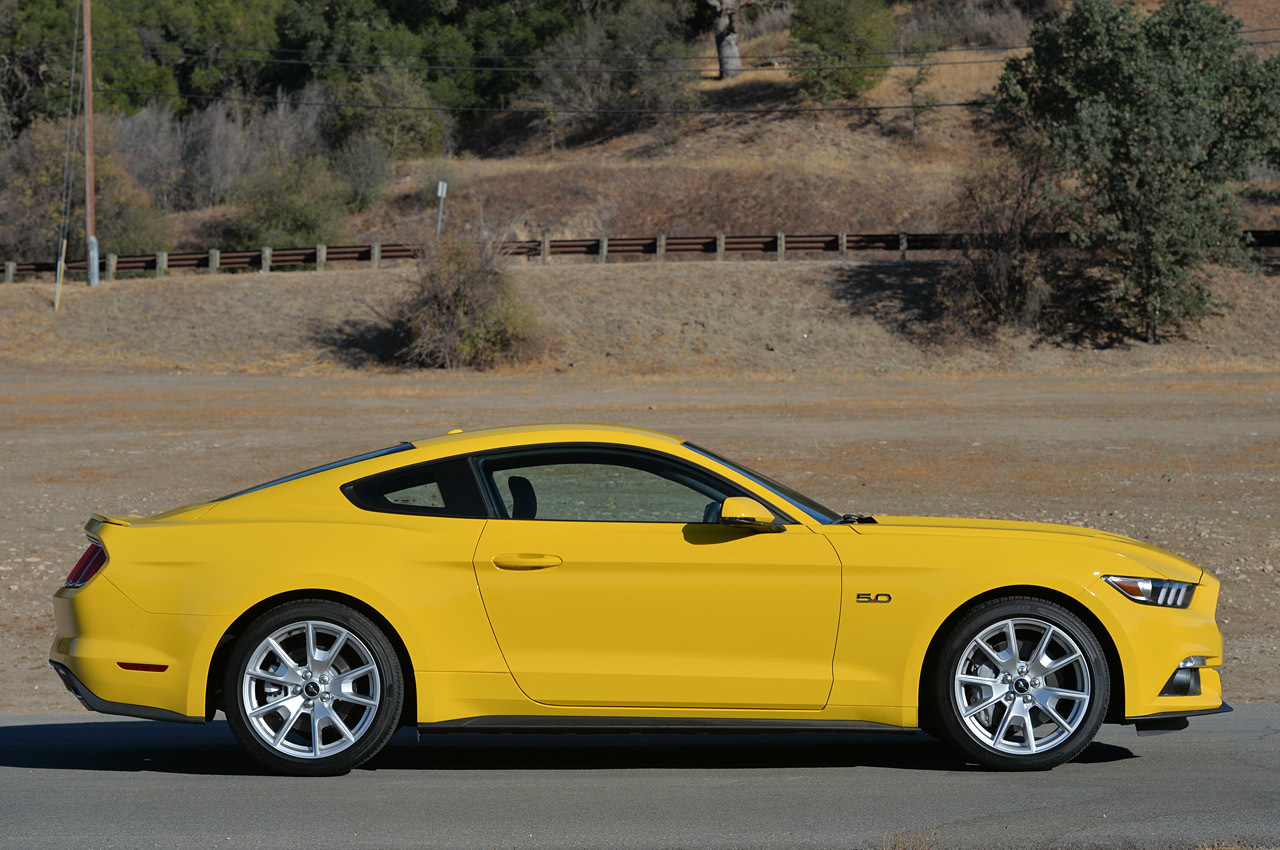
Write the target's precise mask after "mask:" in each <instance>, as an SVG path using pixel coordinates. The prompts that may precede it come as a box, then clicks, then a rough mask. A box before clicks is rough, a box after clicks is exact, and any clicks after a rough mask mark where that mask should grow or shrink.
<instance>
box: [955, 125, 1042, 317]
mask: <svg viewBox="0 0 1280 850" xmlns="http://www.w3.org/2000/svg"><path fill="white" fill-rule="evenodd" d="M1049 156H1050V154H1049V152H1048V151H1047V150H1044V149H1039V150H1031V149H1023V150H1021V151H1018V152H1010V151H1008V150H998V151H996V152H995V153H993V154H992V155H991V156H990V157H988V158H987V159H985V160H984V161H982V162H980V163H978V164H976V165H975V166H974V167H973V168H972V169H971V170H970V171H969V173H968V174H966V175H965V177H964V178H963V180H962V181H961V184H960V188H959V190H958V191H957V193H956V197H955V199H954V200H953V201H952V203H951V209H950V210H949V213H950V218H951V226H952V227H953V228H954V229H956V230H958V231H960V232H964V233H968V234H970V235H969V237H968V238H967V240H966V243H965V244H964V245H963V246H962V257H963V262H962V263H960V264H959V265H958V266H957V267H955V268H954V269H953V270H952V272H951V273H950V274H949V275H948V277H947V279H946V280H945V281H944V285H943V287H942V300H943V304H942V306H943V308H944V310H945V312H948V313H950V314H951V315H953V316H954V317H955V318H958V319H959V320H960V321H961V322H963V323H964V324H965V325H967V326H968V327H969V328H970V330H974V331H979V332H981V331H985V330H988V329H989V328H991V327H992V326H994V325H1000V324H1012V325H1016V326H1021V327H1035V326H1037V325H1038V324H1039V323H1040V319H1041V313H1042V311H1043V310H1044V308H1045V307H1046V305H1047V303H1048V300H1049V297H1050V284H1049V280H1048V278H1049V277H1050V276H1051V275H1052V274H1053V271H1054V270H1058V269H1061V268H1062V267H1063V258H1062V251H1061V248H1060V246H1057V245H1055V244H1053V243H1052V242H1047V241H1046V239H1045V237H1046V236H1047V235H1048V234H1053V233H1055V232H1057V230H1058V228H1059V227H1060V225H1061V218H1060V216H1059V215H1058V214H1057V212H1056V207H1055V206H1054V205H1053V203H1052V197H1053V194H1054V191H1055V189H1056V186H1055V185H1054V181H1053V173H1052V169H1051V164H1050V161H1049Z"/></svg>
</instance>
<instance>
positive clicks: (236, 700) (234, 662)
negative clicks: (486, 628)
mask: <svg viewBox="0 0 1280 850" xmlns="http://www.w3.org/2000/svg"><path fill="white" fill-rule="evenodd" d="M305 620H316V621H322V622H327V623H331V624H333V625H336V626H340V627H341V628H343V629H347V630H349V631H350V632H352V633H353V634H354V635H355V636H356V637H358V638H359V639H360V641H361V642H362V643H363V644H364V645H365V647H366V648H367V649H368V650H369V652H370V654H371V655H372V656H373V659H374V663H375V664H376V665H377V667H378V678H379V687H380V689H381V693H380V694H379V697H378V707H377V710H376V713H375V714H374V717H373V722H372V723H371V724H370V725H369V728H367V729H366V730H365V732H364V734H363V735H362V736H361V737H360V738H359V739H358V740H357V741H356V742H355V743H354V744H352V745H351V746H349V747H347V748H346V749H344V750H342V751H340V752H337V753H334V754H333V755H331V756H325V757H322V758H315V759H307V758H298V757H296V756H291V755H288V754H285V753H281V752H280V751H278V750H276V749H274V748H273V747H271V746H270V745H269V744H268V743H267V742H265V741H263V740H262V739H261V738H260V737H259V736H258V733H257V732H255V731H254V729H253V728H252V725H251V723H250V721H249V718H248V716H247V712H246V709H245V706H244V703H243V698H244V697H243V688H242V687H241V684H242V682H243V680H244V675H245V671H246V666H247V665H248V662H249V659H250V657H251V656H252V655H253V653H254V651H255V650H256V649H257V647H258V645H259V644H260V643H261V642H262V641H263V640H264V639H266V637H267V636H268V635H270V634H272V633H274V632H275V631H277V630H278V629H280V628H283V627H284V626H288V625H290V624H292V623H298V622H302V621H305ZM222 693H223V703H224V705H223V710H224V713H225V714H226V717H227V723H228V724H229V725H230V726H231V731H232V732H233V733H234V734H235V736H236V739H237V740H239V742H240V744H241V746H243V747H244V748H245V750H246V751H247V752H248V753H249V755H251V756H252V757H253V758H254V759H255V760H256V761H258V762H259V763H260V764H262V765H264V766H266V767H268V768H270V769H271V770H272V771H274V772H277V773H284V774H289V775H293V776H334V775H339V774H343V773H347V772H348V771H350V770H352V769H353V768H355V767H357V766H359V765H361V764H363V763H364V762H366V761H368V760H369V759H370V758H372V757H373V756H374V755H376V754H377V753H378V751H379V750H381V749H382V747H383V746H384V745H385V744H386V742H387V740H388V739H389V738H390V737H391V735H392V733H394V732H395V730H396V727H397V726H398V725H399V721H400V711H401V707H402V705H403V702H404V677H403V673H402V671H401V669H400V662H399V659H398V658H397V657H396V653H395V650H394V648H393V647H392V646H391V643H390V641H389V640H388V639H387V636H386V635H385V634H384V633H383V631H382V629H380V628H378V626H377V625H375V624H374V623H373V622H372V621H371V620H370V619H369V618H368V617H366V616H364V615H363V614H361V613H360V612H359V611H356V610H355V609H354V608H351V607H349V606H346V605H342V604H340V603H337V602H328V601H325V600H301V601H298V602H291V603H285V604H283V605H279V606H276V607H275V608H272V609H270V610H268V611H266V612H264V613H263V614H262V615H261V616H259V617H258V618H257V619H255V620H254V621H253V622H252V623H251V624H250V625H249V627H248V628H247V629H245V630H244V632H243V634H241V635H240V636H239V637H238V638H237V639H236V644H235V648H234V649H233V650H232V652H231V655H230V657H229V659H228V662H227V667H226V670H225V671H224V676H223V685H222Z"/></svg>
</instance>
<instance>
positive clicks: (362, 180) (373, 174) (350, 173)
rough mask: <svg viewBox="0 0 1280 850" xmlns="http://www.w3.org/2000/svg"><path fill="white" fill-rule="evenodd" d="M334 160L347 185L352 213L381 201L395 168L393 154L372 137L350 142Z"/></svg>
mask: <svg viewBox="0 0 1280 850" xmlns="http://www.w3.org/2000/svg"><path fill="white" fill-rule="evenodd" d="M332 161H333V168H334V170H335V171H336V172H338V175H339V176H340V177H341V178H342V180H343V181H344V182H345V183H346V187H347V193H346V201H347V206H348V207H350V208H351V209H353V210H367V209H369V207H371V206H373V205H374V204H375V203H377V202H378V200H379V199H381V198H382V195H383V193H384V192H385V191H386V190H387V186H388V185H390V183H391V176H392V170H393V169H394V167H395V161H394V160H393V159H392V157H391V152H390V151H388V150H387V149H386V147H385V146H384V145H383V144H382V142H380V141H378V140H377V139H376V138H374V137H373V136H371V135H361V136H356V137H354V138H352V139H348V140H347V142H346V144H344V145H343V146H342V147H341V148H339V149H338V151H337V152H336V153H334V155H333V159H332Z"/></svg>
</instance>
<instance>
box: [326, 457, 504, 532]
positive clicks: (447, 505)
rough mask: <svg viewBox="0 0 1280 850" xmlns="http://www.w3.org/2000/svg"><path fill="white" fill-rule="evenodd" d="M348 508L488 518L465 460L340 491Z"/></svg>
mask: <svg viewBox="0 0 1280 850" xmlns="http://www.w3.org/2000/svg"><path fill="white" fill-rule="evenodd" d="M342 492H343V493H344V494H346V497H347V498H348V499H350V500H351V504H353V505H355V506H356V507H357V508H362V509H364V510H366V511H377V512H379V513H385V514H415V515H418V516H447V517H464V518H484V517H487V516H488V515H489V509H488V508H487V507H486V506H485V502H484V497H483V496H481V495H480V487H479V485H478V484H477V483H476V477H475V474H474V473H473V472H472V471H471V464H470V463H468V462H467V460H466V458H452V459H450V460H438V461H433V462H431V463H420V464H418V465H417V466H410V467H406V468H404V469H396V470H392V471H391V472H383V473H380V474H378V475H371V476H369V477H368V478H362V479H360V480H359V481H352V482H351V483H350V484H346V485H344V486H343V488H342Z"/></svg>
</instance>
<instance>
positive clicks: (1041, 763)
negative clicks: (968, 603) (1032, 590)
mask: <svg viewBox="0 0 1280 850" xmlns="http://www.w3.org/2000/svg"><path fill="white" fill-rule="evenodd" d="M1011 630H1012V638H1010V631H1011ZM1011 645H1013V646H1016V647H1017V650H1016V656H1015V653H1013V652H1010V651H1009V648H1010V646H1011ZM1037 650H1040V651H1039V653H1038V654H1037ZM929 676H930V678H929V685H930V686H929V691H928V697H927V704H926V705H924V706H922V707H921V708H922V715H923V716H924V717H925V718H926V719H927V720H926V722H927V723H928V725H929V726H930V727H931V731H932V732H934V734H938V735H940V736H941V737H942V738H943V739H944V740H945V741H947V742H948V743H949V744H951V745H952V746H953V747H954V748H955V749H957V750H959V751H960V752H961V753H962V754H963V755H964V756H966V757H967V758H969V759H971V760H973V761H976V762H977V763H979V764H982V765H985V766H987V767H993V768H998V769H1000V770H1048V769H1049V768H1051V767H1056V766H1057V765H1059V764H1063V763H1065V762H1068V761H1070V760H1071V759H1073V758H1075V757H1076V756H1078V755H1079V754H1080V753H1081V751H1082V750H1084V748H1085V747H1087V746H1088V745H1089V742H1090V741H1092V740H1093V737H1094V735H1096V734H1097V732H1098V727H1099V726H1101V725H1102V720H1103V717H1104V716H1105V715H1106V712H1107V702H1108V700H1109V699H1110V698H1111V672H1110V669H1109V668H1108V666H1107V660H1106V656H1105V654H1104V653H1103V651H1102V646H1101V645H1100V644H1099V643H1098V638H1097V636H1096V635H1095V634H1094V633H1093V631H1092V630H1091V629H1090V628H1089V627H1088V626H1087V625H1085V623H1084V622H1083V621H1082V620H1081V619H1080V618H1079V617H1077V616H1076V615H1075V614H1073V613H1072V612H1071V611H1069V610H1067V609H1066V608H1064V607H1062V606H1061V605H1058V604H1056V603H1053V602H1048V601H1045V600H1043V599H1037V598H1034V597H1029V596H1014V597H1005V598H1002V599H994V600H990V601H988V602H984V603H982V604H980V605H978V606H976V607H975V608H974V609H973V610H972V611H970V612H969V613H968V614H966V615H965V616H964V617H963V618H961V619H960V621H959V622H958V623H956V625H955V627H954V628H952V629H951V631H950V633H949V634H948V635H947V637H946V638H945V640H944V642H943V645H942V650H941V652H940V653H939V655H938V657H937V662H936V663H935V664H934V665H933V668H932V670H931V671H930V673H929ZM1073 695H1078V696H1073Z"/></svg>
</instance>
